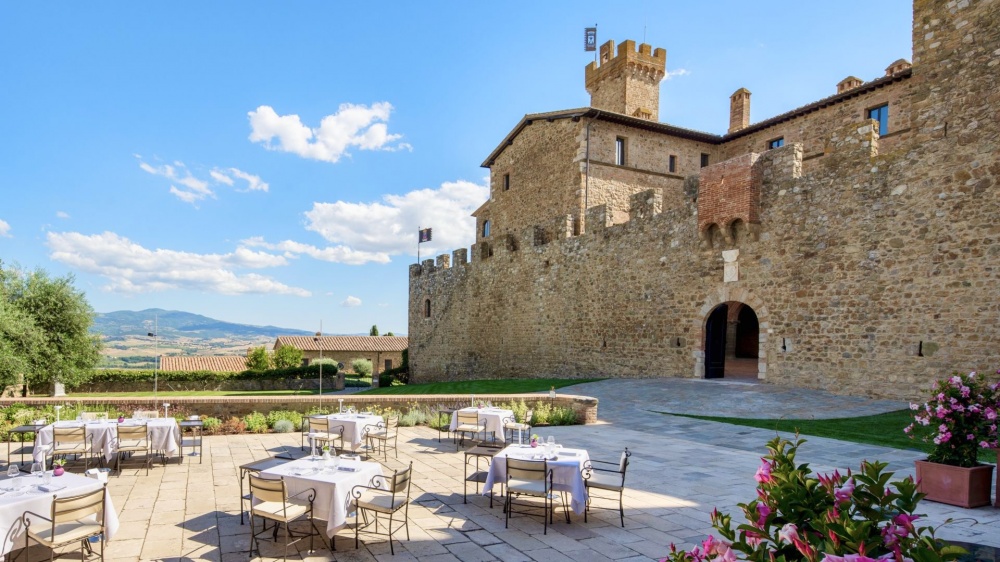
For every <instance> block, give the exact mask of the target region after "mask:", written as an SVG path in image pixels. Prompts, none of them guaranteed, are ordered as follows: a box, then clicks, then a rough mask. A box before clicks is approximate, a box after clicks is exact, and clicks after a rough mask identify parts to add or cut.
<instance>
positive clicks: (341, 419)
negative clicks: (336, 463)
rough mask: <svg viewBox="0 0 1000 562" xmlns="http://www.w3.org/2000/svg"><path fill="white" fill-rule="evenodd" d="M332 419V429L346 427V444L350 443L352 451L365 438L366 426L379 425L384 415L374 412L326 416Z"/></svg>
mask: <svg viewBox="0 0 1000 562" xmlns="http://www.w3.org/2000/svg"><path fill="white" fill-rule="evenodd" d="M326 418H327V419H328V420H330V429H331V430H332V429H333V428H335V427H337V426H343V427H344V446H345V447H346V446H348V444H350V448H351V450H352V451H355V450H357V448H358V447H360V446H361V442H362V441H364V440H365V427H366V426H369V425H370V426H373V428H372V429H373V430H374V426H376V425H378V424H379V423H381V422H382V416H376V415H374V414H331V415H329V416H326Z"/></svg>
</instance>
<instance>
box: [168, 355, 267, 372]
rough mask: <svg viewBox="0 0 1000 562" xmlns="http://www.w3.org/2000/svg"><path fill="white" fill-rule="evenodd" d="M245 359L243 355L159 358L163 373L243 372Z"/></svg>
mask: <svg viewBox="0 0 1000 562" xmlns="http://www.w3.org/2000/svg"><path fill="white" fill-rule="evenodd" d="M246 369H247V358H246V357H245V356H243V355H221V356H209V355H193V356H192V355H189V356H187V357H173V356H168V355H163V356H161V357H160V370H163V371H245V370H246Z"/></svg>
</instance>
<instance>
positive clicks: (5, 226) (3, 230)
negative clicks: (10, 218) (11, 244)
mask: <svg viewBox="0 0 1000 562" xmlns="http://www.w3.org/2000/svg"><path fill="white" fill-rule="evenodd" d="M0 236H3V237H5V238H10V237H11V235H10V223H8V222H7V221H5V220H3V219H0Z"/></svg>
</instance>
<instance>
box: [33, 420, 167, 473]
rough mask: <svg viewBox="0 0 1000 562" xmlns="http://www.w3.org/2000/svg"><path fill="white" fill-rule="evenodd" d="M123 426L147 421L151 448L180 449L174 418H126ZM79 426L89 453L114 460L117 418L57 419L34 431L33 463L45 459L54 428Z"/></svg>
mask: <svg viewBox="0 0 1000 562" xmlns="http://www.w3.org/2000/svg"><path fill="white" fill-rule="evenodd" d="M122 423H123V424H124V425H138V424H146V427H147V430H148V431H149V441H150V444H151V446H152V449H153V450H154V451H162V452H163V453H164V454H166V455H167V456H171V457H172V456H174V454H176V453H177V452H178V451H179V449H180V445H179V443H180V438H181V432H180V427H178V425H177V420H175V419H174V418H153V419H149V420H134V419H126V420H125V421H124V422H122ZM56 426H58V427H81V426H85V427H86V428H87V437H89V438H90V439H91V440H92V445H91V452H93V453H98V452H99V453H101V454H103V455H104V459H105V460H106V461H107V462H109V463H110V462H111V461H113V460H114V458H115V455H116V454H117V450H116V449H115V447H116V446H117V443H115V438H116V437H117V435H118V421H117V420H108V421H104V422H100V421H97V422H78V421H60V422H55V423H54V424H49V425H47V426H45V427H43V428H41V429H40V430H38V433H36V434H35V449H34V451H33V452H32V458H33V459H34V461H35V462H45V457H46V453H47V452H48V450H49V445H51V444H52V440H53V439H52V438H53V428H54V427H56Z"/></svg>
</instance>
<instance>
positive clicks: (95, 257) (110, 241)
mask: <svg viewBox="0 0 1000 562" xmlns="http://www.w3.org/2000/svg"><path fill="white" fill-rule="evenodd" d="M47 244H48V246H49V249H50V254H49V256H50V257H51V258H52V259H54V260H56V261H59V262H62V263H64V264H67V265H69V266H70V267H73V268H75V269H78V270H80V271H84V272H87V273H94V274H97V275H101V276H103V277H106V278H107V279H108V280H109V282H108V284H107V285H105V286H104V289H105V290H108V291H120V292H124V293H143V292H150V291H165V290H171V289H183V290H193V291H203V292H208V293H221V294H226V295H239V294H282V295H294V296H300V297H308V296H310V293H309V291H307V290H305V289H301V288H298V287H291V286H288V285H285V284H283V283H280V282H278V281H275V280H274V279H271V278H269V277H266V276H263V275H260V274H257V273H239V272H238V271H239V270H241V269H261V268H267V267H279V266H284V265H288V259H287V258H286V257H284V256H279V255H274V254H269V253H267V252H258V251H254V250H251V249H249V248H246V247H242V246H241V247H239V248H237V249H236V250H235V251H233V252H230V253H227V254H195V253H191V252H181V251H176V250H164V249H156V250H150V249H148V248H144V247H143V246H141V245H139V244H136V243H135V242H132V241H131V240H129V239H128V238H125V237H123V236H119V235H117V234H115V233H113V232H104V233H103V234H94V235H89V236H88V235H85V234H80V233H78V232H61V233H57V232H50V233H48V235H47Z"/></svg>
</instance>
